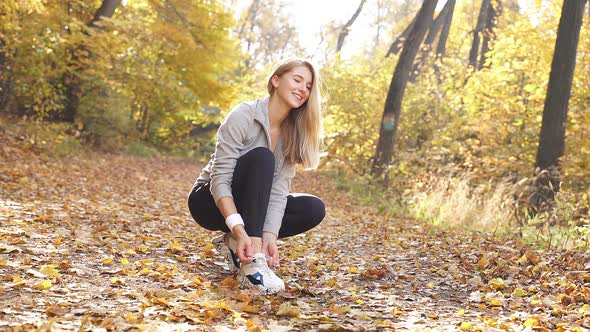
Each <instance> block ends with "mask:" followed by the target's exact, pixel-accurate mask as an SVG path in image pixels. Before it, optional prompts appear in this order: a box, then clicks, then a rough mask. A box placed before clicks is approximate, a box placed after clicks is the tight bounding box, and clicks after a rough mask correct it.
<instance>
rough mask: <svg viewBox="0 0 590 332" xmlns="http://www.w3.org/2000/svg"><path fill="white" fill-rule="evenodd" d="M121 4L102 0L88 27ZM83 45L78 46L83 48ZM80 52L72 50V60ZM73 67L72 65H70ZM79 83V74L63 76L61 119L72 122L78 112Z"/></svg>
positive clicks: (116, 1)
mask: <svg viewBox="0 0 590 332" xmlns="http://www.w3.org/2000/svg"><path fill="white" fill-rule="evenodd" d="M120 4H121V0H103V1H102V5H101V6H100V8H98V10H97V11H96V13H95V14H94V17H93V18H92V20H91V21H90V22H88V24H87V25H88V27H90V28H97V25H96V23H97V22H98V21H100V20H101V19H102V18H103V17H112V16H113V14H114V13H115V9H116V8H117V7H118V6H119V5H120ZM83 47H84V46H83V45H82V46H80V48H83ZM79 53H80V52H76V51H73V52H72V54H73V55H72V62H73V63H76V62H79V61H80V60H81V59H79V58H78V56H77V55H76V54H79ZM72 67H73V66H72ZM83 70H84V68H78V69H77V70H76V71H77V72H78V73H79V72H81V71H83ZM81 84H82V81H81V79H80V76H79V75H77V74H76V73H73V72H69V73H67V74H66V75H65V77H64V87H65V89H66V92H65V95H66V104H65V106H64V110H63V113H62V117H61V118H62V120H64V121H68V122H73V121H74V119H75V117H76V115H77V114H78V106H79V105H80V94H81Z"/></svg>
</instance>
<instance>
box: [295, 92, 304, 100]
mask: <svg viewBox="0 0 590 332" xmlns="http://www.w3.org/2000/svg"><path fill="white" fill-rule="evenodd" d="M293 96H295V97H296V98H297V99H299V100H303V97H301V96H300V95H298V94H296V93H294V94H293Z"/></svg>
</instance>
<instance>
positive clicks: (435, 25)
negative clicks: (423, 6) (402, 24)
mask: <svg viewBox="0 0 590 332" xmlns="http://www.w3.org/2000/svg"><path fill="white" fill-rule="evenodd" d="M453 1H454V0H449V1H447V3H445V5H444V7H443V9H442V10H441V11H440V13H438V16H437V17H436V19H434V20H433V21H432V24H430V28H429V29H428V34H426V39H424V45H423V46H422V52H420V56H419V57H418V60H416V63H415V64H414V70H413V71H412V72H411V73H410V81H412V82H414V80H415V79H416V77H417V76H418V74H419V72H420V67H421V66H422V65H423V64H424V62H426V59H427V58H428V55H429V54H430V50H431V49H432V44H433V43H434V40H435V39H436V36H437V35H438V32H439V31H440V29H441V27H442V26H443V23H444V22H445V21H446V18H447V16H448V15H452V13H451V12H450V10H451V9H452V8H453V7H454V6H455V4H454V2H453Z"/></svg>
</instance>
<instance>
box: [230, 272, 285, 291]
mask: <svg viewBox="0 0 590 332" xmlns="http://www.w3.org/2000/svg"><path fill="white" fill-rule="evenodd" d="M239 278H240V281H241V283H242V285H244V286H248V287H251V288H256V289H257V290H258V291H259V292H260V294H262V295H274V294H277V293H280V292H282V291H284V290H285V289H284V288H281V289H276V288H267V287H264V286H263V285H254V284H253V283H251V282H250V280H248V278H247V277H246V276H241V275H240V276H239Z"/></svg>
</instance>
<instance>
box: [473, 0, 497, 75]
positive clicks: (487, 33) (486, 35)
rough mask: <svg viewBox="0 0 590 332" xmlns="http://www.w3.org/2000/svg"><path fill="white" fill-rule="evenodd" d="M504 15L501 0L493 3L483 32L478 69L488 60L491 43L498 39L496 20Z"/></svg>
mask: <svg viewBox="0 0 590 332" xmlns="http://www.w3.org/2000/svg"><path fill="white" fill-rule="evenodd" d="M501 13H502V3H501V0H496V1H495V2H494V3H491V4H490V6H489V8H488V15H487V21H486V27H485V29H484V31H483V42H482V43H481V56H480V58H479V66H478V69H482V68H483V67H484V65H485V63H486V60H487V53H488V52H489V51H490V42H491V41H492V40H494V39H495V38H496V33H495V32H494V29H495V28H496V19H497V18H498V16H500V14H501Z"/></svg>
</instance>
